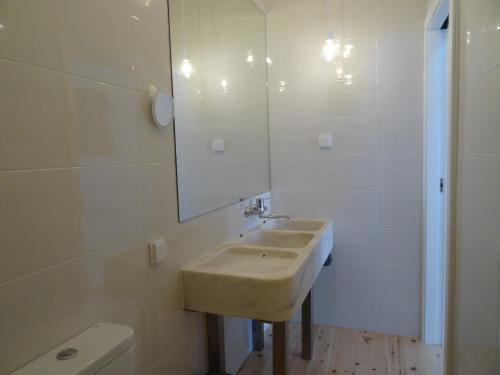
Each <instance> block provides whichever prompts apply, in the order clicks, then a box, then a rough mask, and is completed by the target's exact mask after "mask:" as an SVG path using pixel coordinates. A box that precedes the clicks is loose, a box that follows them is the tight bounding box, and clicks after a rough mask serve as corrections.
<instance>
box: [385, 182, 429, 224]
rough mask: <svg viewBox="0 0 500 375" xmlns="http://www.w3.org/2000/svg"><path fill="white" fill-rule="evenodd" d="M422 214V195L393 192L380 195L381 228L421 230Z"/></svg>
mask: <svg viewBox="0 0 500 375" xmlns="http://www.w3.org/2000/svg"><path fill="white" fill-rule="evenodd" d="M420 212H421V198H420V193H415V192H397V191H392V192H380V193H379V194H378V226H379V228H385V229H389V228H392V229H394V228H410V229H411V228H419V227H420Z"/></svg>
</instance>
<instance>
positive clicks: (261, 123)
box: [169, 0, 270, 221]
mask: <svg viewBox="0 0 500 375" xmlns="http://www.w3.org/2000/svg"><path fill="white" fill-rule="evenodd" d="M169 14H170V38H171V50H172V77H173V89H174V103H175V104H174V106H175V144H176V154H177V183H178V197H179V218H180V221H185V220H188V219H190V218H192V217H195V216H198V215H200V214H203V213H206V212H209V211H212V210H215V209H218V208H221V207H224V206H227V205H230V204H232V203H234V202H237V201H239V200H241V199H245V198H249V197H253V196H256V195H259V194H261V193H263V192H266V191H269V190H270V181H269V134H268V107H267V66H266V65H267V63H266V20H265V16H264V14H263V13H262V11H261V10H260V9H259V8H258V7H257V6H256V5H255V3H254V1H253V0H171V1H169Z"/></svg>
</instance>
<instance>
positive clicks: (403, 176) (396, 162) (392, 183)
mask: <svg viewBox="0 0 500 375" xmlns="http://www.w3.org/2000/svg"><path fill="white" fill-rule="evenodd" d="M422 166H423V164H422V158H421V155H420V154H378V155H377V174H378V177H377V181H378V190H379V191H399V190H404V191H419V190H420V189H421V188H422Z"/></svg>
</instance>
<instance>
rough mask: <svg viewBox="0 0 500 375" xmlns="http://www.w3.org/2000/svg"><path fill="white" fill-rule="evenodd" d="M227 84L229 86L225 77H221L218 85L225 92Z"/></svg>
mask: <svg viewBox="0 0 500 375" xmlns="http://www.w3.org/2000/svg"><path fill="white" fill-rule="evenodd" d="M228 86H229V82H228V81H227V79H225V78H222V79H221V80H220V87H222V91H223V92H224V93H227V88H228Z"/></svg>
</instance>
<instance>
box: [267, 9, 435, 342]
mask: <svg viewBox="0 0 500 375" xmlns="http://www.w3.org/2000/svg"><path fill="white" fill-rule="evenodd" d="M339 4H340V2H339V1H337V0H324V1H320V0H307V1H306V0H295V1H284V0H278V1H274V2H269V3H268V6H270V12H269V13H268V17H267V21H268V49H269V55H270V57H271V58H272V60H273V65H272V66H271V67H270V68H269V98H270V99H269V100H270V128H271V129H270V133H271V181H272V189H273V205H274V206H273V207H274V208H275V211H276V212H278V211H279V212H286V213H290V214H291V215H294V216H299V217H323V218H328V219H331V220H333V222H334V229H335V255H334V259H335V265H334V266H332V267H330V268H327V269H324V271H323V272H322V274H321V276H320V279H319V280H318V282H317V283H316V289H315V300H316V302H315V311H316V315H315V321H316V322H317V323H322V324H332V325H337V326H343V327H352V328H362V329H370V330H375V331H383V332H389V333H398V334H403V335H412V336H413V335H418V334H419V325H420V323H419V318H420V283H421V281H420V280H421V275H420V274H421V267H420V262H421V245H420V232H421V224H420V221H421V213H420V211H421V208H420V206H421V179H422V176H421V159H422V140H421V133H422V70H423V66H422V62H423V21H424V17H425V13H426V6H427V5H426V1H425V0H376V1H374V0H351V1H345V2H344V6H345V8H344V33H345V38H350V39H351V40H352V43H353V44H354V45H355V48H354V49H353V54H352V57H351V59H350V60H351V63H350V65H349V69H350V73H352V74H353V76H354V78H353V85H352V86H350V87H347V86H345V85H343V84H341V83H339V82H337V81H336V77H335V67H332V66H327V65H326V64H324V63H323V62H322V61H321V59H320V53H321V48H322V44H323V43H324V40H325V39H326V36H327V32H328V29H329V25H330V24H331V23H332V22H339V16H338V13H335V16H334V13H333V9H334V7H335V9H337V10H338V6H339ZM335 20H336V21H335ZM337 26H338V25H337ZM325 133H327V134H332V135H333V148H332V149H331V150H320V149H319V148H318V143H317V142H318V135H320V134H325Z"/></svg>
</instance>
